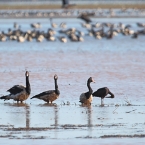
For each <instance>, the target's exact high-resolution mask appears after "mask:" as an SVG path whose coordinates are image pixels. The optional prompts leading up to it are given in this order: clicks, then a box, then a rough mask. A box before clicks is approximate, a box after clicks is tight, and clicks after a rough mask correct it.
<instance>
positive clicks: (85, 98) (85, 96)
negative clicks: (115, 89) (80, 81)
mask: <svg viewBox="0 0 145 145" xmlns="http://www.w3.org/2000/svg"><path fill="white" fill-rule="evenodd" d="M91 82H95V81H94V80H93V78H92V77H90V78H89V79H88V81H87V87H88V89H89V91H88V92H86V93H82V94H81V95H80V101H79V102H81V103H82V105H83V104H85V105H91V102H92V100H93V96H92V93H93V90H92V88H91V86H90V83H91Z"/></svg>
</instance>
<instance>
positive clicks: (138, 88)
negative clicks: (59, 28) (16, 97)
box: [0, 19, 145, 145]
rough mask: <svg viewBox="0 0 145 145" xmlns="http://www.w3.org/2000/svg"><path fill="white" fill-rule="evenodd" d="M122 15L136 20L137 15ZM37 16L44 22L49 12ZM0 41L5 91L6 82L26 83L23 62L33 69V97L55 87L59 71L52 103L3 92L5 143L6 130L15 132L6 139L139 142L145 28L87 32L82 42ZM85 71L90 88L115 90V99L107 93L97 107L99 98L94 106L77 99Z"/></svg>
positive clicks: (0, 128)
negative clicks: (126, 32)
mask: <svg viewBox="0 0 145 145" xmlns="http://www.w3.org/2000/svg"><path fill="white" fill-rule="evenodd" d="M14 21H19V22H21V23H22V24H23V23H24V26H25V28H24V29H27V28H28V27H29V26H28V24H30V22H29V21H28V20H27V19H26V20H22V19H21V20H19V19H18V20H14ZM31 21H33V22H35V21H36V20H35V19H34V20H31ZM39 21H40V20H37V22H39ZM57 21H58V22H60V20H57ZM66 21H67V23H68V26H69V27H72V25H73V24H74V27H77V28H79V27H80V24H79V20H76V21H74V19H69V20H66ZM96 21H97V20H96ZM100 21H108V20H106V19H101V20H100ZM111 21H112V22H114V23H115V22H116V21H118V20H117V19H112V20H111ZM121 21H124V22H125V23H128V22H131V24H135V23H136V20H135V19H130V20H129V19H128V20H127V19H124V20H123V19H122V20H121ZM137 21H141V22H143V20H142V19H137ZM41 22H42V23H43V24H44V27H43V28H42V29H45V28H47V20H46V19H41ZM48 22H49V21H48ZM12 24H13V21H12V20H3V21H2V20H1V21H0V25H1V29H2V30H3V29H5V30H7V29H8V28H9V27H10V26H11V27H12V26H13V25H12ZM25 24H26V25H25ZM48 25H49V23H48ZM48 27H49V26H48ZM80 29H81V28H80ZM0 44H1V47H0V94H1V95H5V94H7V92H6V90H7V89H9V88H10V87H12V86H13V85H16V84H23V85H25V76H24V74H25V70H28V71H30V83H31V89H32V92H31V95H30V97H32V96H33V95H35V94H37V93H40V92H42V91H45V90H50V89H54V80H53V76H54V74H57V75H58V86H59V90H60V92H61V94H60V98H59V99H58V100H56V101H55V102H54V103H56V104H54V105H48V104H46V103H45V102H43V101H41V100H37V99H33V100H31V99H30V98H28V99H27V100H26V101H25V103H24V104H17V103H15V102H13V101H12V100H9V101H5V102H4V101H3V100H0V114H1V115H0V122H1V123H0V132H1V139H0V140H1V142H2V143H3V144H9V142H8V141H7V138H9V139H12V140H10V141H12V142H11V144H15V143H19V144H25V143H27V144H28V143H29V144H40V143H41V144H42V143H43V144H56V145H58V144H60V143H61V144H68V143H70V144H88V143H89V144H96V142H97V143H99V144H110V143H111V144H144V142H145V140H144V138H143V137H144V135H145V130H144V128H145V115H144V114H145V111H144V110H145V99H144V95H145V91H144V90H145V85H144V81H143V80H144V78H145V63H144V62H145V57H144V56H145V50H144V44H145V43H144V36H141V37H139V38H138V39H131V38H130V37H125V36H118V37H115V38H113V39H112V40H106V39H102V40H95V39H92V38H89V37H86V39H85V41H84V42H68V43H66V44H63V43H61V42H59V41H57V42H47V41H44V42H42V43H36V42H24V43H18V42H10V41H7V42H1V43H0ZM90 76H92V77H93V78H94V80H95V81H96V83H92V84H91V86H92V89H93V90H94V91H95V90H97V89H98V88H100V87H105V86H107V87H108V88H110V90H111V91H112V92H113V93H114V94H115V98H114V99H107V98H106V99H105V100H104V102H105V107H100V103H101V100H100V99H99V98H94V100H93V103H92V106H91V107H82V106H80V103H79V96H80V94H81V93H82V92H86V91H87V86H86V81H87V79H88V78H89V77H90ZM129 103H130V104H131V105H129ZM109 135H110V136H109ZM142 136H143V137H142ZM120 137H123V140H122V139H120ZM132 137H133V139H130V138H132ZM110 138H111V139H110ZM39 139H40V140H39ZM56 139H57V141H56ZM110 140H111V142H110Z"/></svg>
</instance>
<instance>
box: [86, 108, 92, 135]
mask: <svg viewBox="0 0 145 145" xmlns="http://www.w3.org/2000/svg"><path fill="white" fill-rule="evenodd" d="M87 115H88V116H87V117H88V118H87V119H88V124H87V125H88V136H91V134H92V110H91V106H88V107H87Z"/></svg>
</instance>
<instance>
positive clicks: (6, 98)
mask: <svg viewBox="0 0 145 145" xmlns="http://www.w3.org/2000/svg"><path fill="white" fill-rule="evenodd" d="M0 99H3V100H4V101H5V100H9V99H10V98H9V96H2V97H0Z"/></svg>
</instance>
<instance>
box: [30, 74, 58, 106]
mask: <svg viewBox="0 0 145 145" xmlns="http://www.w3.org/2000/svg"><path fill="white" fill-rule="evenodd" d="M57 79H58V77H57V75H54V83H55V90H49V91H45V92H42V93H40V94H38V95H35V96H33V97H32V98H31V99H33V98H37V99H40V100H44V101H45V102H47V103H49V102H51V103H52V102H53V101H54V100H56V99H58V97H59V95H60V91H59V90H58V85H57Z"/></svg>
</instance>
